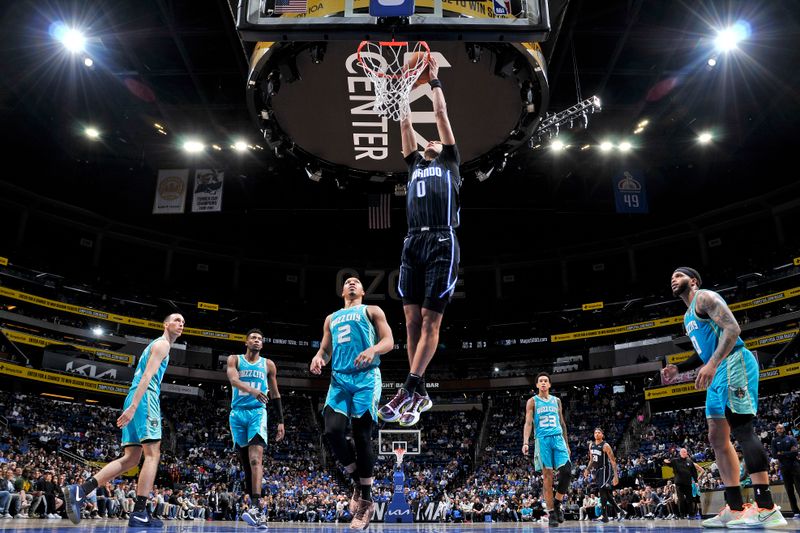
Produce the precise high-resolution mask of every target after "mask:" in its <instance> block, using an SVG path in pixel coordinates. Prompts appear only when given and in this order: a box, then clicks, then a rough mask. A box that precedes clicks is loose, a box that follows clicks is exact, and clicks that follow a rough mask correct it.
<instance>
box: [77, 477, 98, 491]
mask: <svg viewBox="0 0 800 533" xmlns="http://www.w3.org/2000/svg"><path fill="white" fill-rule="evenodd" d="M81 488H82V489H83V493H84V494H89V493H90V492H92V491H93V490H94V489H96V488H97V480H96V479H95V478H94V476H92V477H90V478H89V479H87V480H86V481H84V482H83V485H81Z"/></svg>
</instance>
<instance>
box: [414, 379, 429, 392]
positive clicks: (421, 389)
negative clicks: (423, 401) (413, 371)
mask: <svg viewBox="0 0 800 533" xmlns="http://www.w3.org/2000/svg"><path fill="white" fill-rule="evenodd" d="M417 393H418V394H419V395H420V396H427V395H428V389H426V388H425V376H420V377H419V384H418V385H417Z"/></svg>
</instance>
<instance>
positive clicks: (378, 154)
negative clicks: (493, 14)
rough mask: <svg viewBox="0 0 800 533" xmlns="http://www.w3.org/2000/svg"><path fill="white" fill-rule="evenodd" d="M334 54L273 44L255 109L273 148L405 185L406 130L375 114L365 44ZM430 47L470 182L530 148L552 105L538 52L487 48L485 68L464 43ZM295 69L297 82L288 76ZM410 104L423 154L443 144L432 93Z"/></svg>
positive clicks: (258, 73) (259, 78) (336, 46)
mask: <svg viewBox="0 0 800 533" xmlns="http://www.w3.org/2000/svg"><path fill="white" fill-rule="evenodd" d="M326 46H327V50H326V53H325V55H324V59H323V60H322V61H319V62H318V63H315V62H314V61H313V60H312V55H311V53H310V50H309V48H310V47H311V44H310V43H275V44H274V45H273V46H271V47H270V48H269V51H268V52H266V53H265V54H264V55H263V57H262V58H261V59H260V60H259V61H258V62H257V64H256V66H255V68H254V69H253V72H252V74H251V77H250V80H251V82H250V83H249V84H248V91H247V95H248V96H247V97H248V105H249V107H250V109H251V112H252V113H253V115H254V116H255V118H256V121H257V122H258V124H259V126H260V127H261V129H262V131H263V132H264V135H265V138H266V139H267V142H268V144H269V145H270V148H277V149H279V150H280V149H286V150H288V149H289V148H291V153H292V154H293V155H295V156H297V157H298V158H300V159H301V160H302V159H308V160H309V161H310V162H313V163H314V166H315V167H317V168H329V169H338V170H341V169H347V170H348V171H350V173H351V174H355V175H358V174H359V173H364V175H365V176H372V175H376V174H382V175H393V174H402V175H405V174H406V173H407V167H406V164H405V162H404V161H403V157H402V146H401V138H400V126H399V124H398V123H397V122H394V121H392V120H390V119H387V118H384V117H381V116H379V115H378V114H377V113H376V112H375V110H374V103H375V90H374V86H373V84H372V82H371V81H370V79H369V78H368V77H367V76H366V75H365V74H364V72H363V70H362V68H361V65H360V64H359V63H358V58H357V54H356V53H355V52H356V49H357V47H358V43H357V42H350V41H329V42H327V43H326ZM429 46H430V49H431V53H432V55H433V56H435V57H436V60H437V62H438V64H439V67H440V70H439V77H440V79H441V80H442V83H443V85H444V93H445V97H446V99H447V113H448V116H449V118H450V123H451V125H452V127H453V131H454V133H455V137H456V141H457V143H458V147H459V151H460V153H461V159H462V172H463V171H464V170H468V169H469V167H470V165H473V166H474V165H477V163H478V162H479V161H481V160H483V159H486V158H487V157H489V156H490V155H492V154H499V156H500V157H502V156H503V154H507V153H511V152H513V151H514V150H515V149H517V148H519V147H521V146H523V145H525V144H526V142H527V139H528V137H530V134H532V133H533V131H534V130H535V129H536V127H537V126H538V124H539V118H540V116H541V115H542V114H543V113H544V109H545V107H546V105H547V100H548V88H547V81H546V73H545V72H546V68H545V64H544V59H543V56H542V55H541V53H540V52H539V51H538V49H537V48H535V47H534V49H533V50H532V49H529V48H525V47H523V46H522V45H520V44H517V43H482V44H481V47H482V50H483V52H482V54H481V56H480V59H479V60H478V61H471V60H470V58H469V55H468V53H467V48H468V46H467V45H466V44H465V43H464V42H458V41H451V42H431V43H429ZM287 65H288V66H289V68H286V67H287ZM295 66H296V69H295V70H294V72H296V73H297V74H298V76H297V77H294V76H289V75H288V73H290V72H293V70H292V69H293V68H294V67H295ZM276 81H277V83H276ZM522 88H524V90H522ZM529 89H530V90H529ZM531 95H533V101H532V102H528V101H527V99H529V98H530V97H531ZM409 101H410V105H411V116H412V120H413V123H414V129H415V133H416V138H417V143H418V145H420V148H421V146H424V144H425V143H427V141H429V140H435V139H438V138H439V134H438V131H437V128H436V123H435V117H434V114H433V101H432V100H431V89H430V87H429V86H428V85H427V84H423V85H421V86H419V87H417V88H414V89H413V90H412V91H411V94H410V97H409Z"/></svg>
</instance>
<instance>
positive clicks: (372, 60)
mask: <svg viewBox="0 0 800 533" xmlns="http://www.w3.org/2000/svg"><path fill="white" fill-rule="evenodd" d="M358 61H359V63H360V64H361V67H362V68H363V69H364V72H365V73H366V75H367V76H368V77H369V79H370V81H372V85H373V86H374V87H375V111H377V112H378V114H380V115H381V116H383V117H388V118H391V119H392V120H402V119H403V118H405V116H406V115H408V113H409V111H410V110H409V106H408V97H409V95H410V94H411V89H413V88H414V83H416V81H417V80H418V79H419V77H420V76H421V75H422V73H423V72H425V69H427V68H428V63H429V61H430V49H429V48H428V43H426V42H425V41H417V42H416V43H412V42H395V41H391V42H374V41H363V42H362V43H361V45H359V47H358Z"/></svg>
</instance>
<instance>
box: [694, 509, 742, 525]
mask: <svg viewBox="0 0 800 533" xmlns="http://www.w3.org/2000/svg"><path fill="white" fill-rule="evenodd" d="M746 507H747V506H745V508H746ZM743 514H744V511H734V510H732V509H731V508H730V507H729V506H727V505H726V506H725V507H723V508H722V509H721V510H720V512H719V514H718V515H717V516H714V517H711V518H708V519H706V520H703V527H709V528H724V527H728V522H730V521H731V520H737V519H739V518H741V517H742V515H743Z"/></svg>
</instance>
